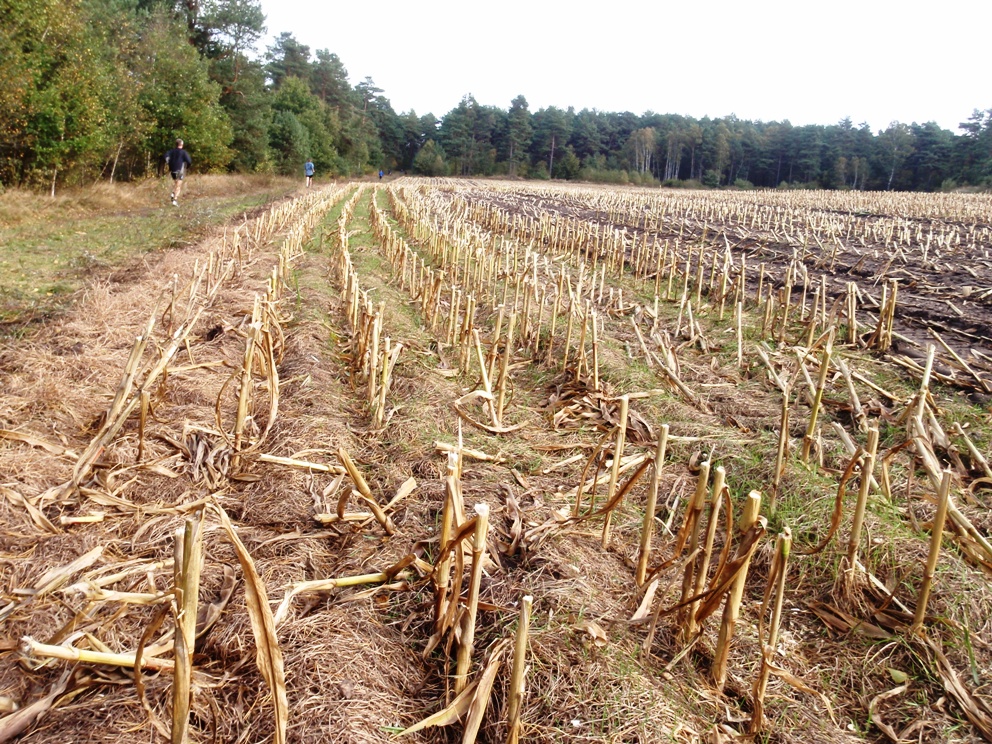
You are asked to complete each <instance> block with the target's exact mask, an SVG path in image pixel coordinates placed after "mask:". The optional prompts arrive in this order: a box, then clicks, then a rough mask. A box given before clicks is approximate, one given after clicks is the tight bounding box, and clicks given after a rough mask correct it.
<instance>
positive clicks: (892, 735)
mask: <svg viewBox="0 0 992 744" xmlns="http://www.w3.org/2000/svg"><path fill="white" fill-rule="evenodd" d="M908 688H909V685H899V686H898V687H895V688H893V689H891V690H889V691H888V692H883V693H882V694H880V695H876V696H875V697H873V698H872V699H871V703H869V705H868V715H869V716H870V717H871V722H872V723H873V724H874V725H875V726H877V727H878V730H879V731H881V732H882V733H883V734H885V735H886V736H887V737H888V738H889V741H891V742H892V744H903V742H905V741H906V740H905V739H903V738H902V737H901V736H900V735H899V734H897V733H896V730H895V729H894V728H892V727H891V726H890V725H889V724H887V723H886V722H885V721H883V720H882V715H881V713H879V711H878V706H879V703H881V702H882V701H883V700H888V699H889V698H893V697H897V696H899V695H902V694H903V693H904V692H906V690H907V689H908Z"/></svg>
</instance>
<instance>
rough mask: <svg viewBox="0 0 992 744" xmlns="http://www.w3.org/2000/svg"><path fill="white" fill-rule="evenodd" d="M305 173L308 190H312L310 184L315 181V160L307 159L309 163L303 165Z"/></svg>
mask: <svg viewBox="0 0 992 744" xmlns="http://www.w3.org/2000/svg"><path fill="white" fill-rule="evenodd" d="M303 173H304V175H306V177H307V188H310V183H311V181H313V160H311V159H310V158H307V162H306V163H304V164H303Z"/></svg>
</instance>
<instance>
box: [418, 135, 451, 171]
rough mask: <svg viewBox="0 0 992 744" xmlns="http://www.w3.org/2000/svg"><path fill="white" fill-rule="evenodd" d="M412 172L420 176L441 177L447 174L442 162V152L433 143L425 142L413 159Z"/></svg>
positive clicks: (445, 166) (446, 168)
mask: <svg viewBox="0 0 992 744" xmlns="http://www.w3.org/2000/svg"><path fill="white" fill-rule="evenodd" d="M413 172H414V173H416V174H418V175H421V176H443V175H446V174H447V172H448V167H447V165H446V164H445V162H444V151H443V150H442V149H441V148H440V147H439V146H438V145H437V144H436V143H435V142H434V140H427V142H425V143H424V146H423V147H421V148H420V152H418V153H417V155H416V157H415V158H414V159H413Z"/></svg>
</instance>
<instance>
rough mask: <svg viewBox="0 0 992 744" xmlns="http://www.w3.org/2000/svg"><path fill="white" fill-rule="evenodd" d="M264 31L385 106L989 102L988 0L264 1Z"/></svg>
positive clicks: (699, 107) (739, 109) (765, 116)
mask: <svg viewBox="0 0 992 744" xmlns="http://www.w3.org/2000/svg"><path fill="white" fill-rule="evenodd" d="M262 10H263V12H264V13H265V16H266V24H267V26H268V35H267V36H266V38H265V40H264V41H262V42H260V44H259V51H260V52H264V50H265V48H266V47H267V46H268V45H269V44H270V43H271V40H272V38H273V37H274V36H276V35H277V34H279V33H281V32H283V31H288V32H290V33H292V34H293V36H294V37H295V38H296V39H297V40H298V41H299V42H301V43H303V44H306V45H307V46H309V47H310V51H311V53H313V52H316V50H317V49H329V50H330V51H332V52H334V53H336V54H337V55H338V56H339V57H340V58H341V60H342V62H344V65H345V67H346V68H347V69H348V75H349V79H350V81H351V83H352V85H354V84H355V83H358V82H361V81H362V80H363V79H364V78H365V77H371V78H372V79H373V80H374V81H375V83H376V85H377V86H378V87H380V88H382V89H383V91H384V93H383V94H384V95H385V96H386V97H387V98H388V99H389V100H390V102H391V103H392V105H393V108H394V109H395V110H396V111H397V112H398V113H405V112H407V111H410V110H411V109H412V110H414V111H416V112H417V114H420V115H423V114H426V113H428V112H430V113H433V114H434V115H435V116H437V117H439V118H440V117H442V116H443V115H444V114H445V113H447V112H448V111H450V110H451V109H453V108H455V107H456V106H457V105H458V103H459V101H460V100H461V98H462V97H463V96H465V95H466V94H469V93H471V94H472V95H474V96H475V99H476V100H477V101H478V102H479V103H481V104H484V105H491V106H498V107H499V108H502V109H504V110H505V109H507V108H509V106H510V101H511V100H512V99H513V98H514V97H516V96H517V95H519V94H523V95H524V96H525V97H526V98H527V102H528V104H529V105H530V110H531V111H532V112H533V111H537V110H538V109H541V108H544V107H547V106H558V107H561V108H567V107H568V106H574V107H575V109H576V111H579V110H581V109H583V108H589V109H599V110H600V111H632V112H634V113H636V114H641V113H643V112H645V111H655V112H657V113H672V114H684V115H689V116H693V117H697V118H701V117H703V116H710V117H720V116H725V115H728V114H736V115H737V116H738V117H739V118H741V119H760V120H762V121H773V120H778V121H781V120H783V119H788V120H789V121H791V122H792V123H793V124H797V125H798V124H833V123H836V122H837V121H839V120H841V119H842V118H844V117H845V116H849V117H850V118H851V119H852V120H853V122H854V123H855V124H856V125H857V124H860V123H861V122H865V121H866V122H868V124H869V125H871V127H872V129H873V130H879V129H884V128H885V127H887V126H888V124H889V123H890V122H892V121H901V122H903V123H907V124H908V123H911V122H919V123H923V122H926V121H936V122H937V123H938V124H939V125H941V126H942V127H944V128H946V129H950V130H952V131H954V132H957V131H958V130H957V125H958V124H959V123H960V122H962V121H964V120H966V119H967V118H968V117H969V116H970V115H971V113H972V111H973V110H974V109H976V108H979V109H983V110H984V109H988V108H992V85H990V84H989V82H990V79H992V75H990V71H992V62H990V58H989V55H988V49H989V47H988V42H989V36H988V34H989V30H990V27H992V0H940V1H939V2H912V0H909V1H908V2H907V0H829V1H823V0H821V1H819V2H810V1H809V0H806V1H805V2H804V1H803V0H735V1H734V2H729V1H727V0H642V1H641V2H633V1H631V0H610V1H609V2H599V3H594V4H590V3H583V2H582V1H581V0H577V1H576V0H572V2H544V1H542V0H498V1H496V2H486V3H478V2H473V0H420V2H413V1H411V0H405V1H403V2H400V1H398V0H372V1H370V2H360V1H355V0H344V1H343V2H342V1H339V0H330V1H328V0H323V2H322V1H321V0H317V1H316V2H315V1H314V0H262Z"/></svg>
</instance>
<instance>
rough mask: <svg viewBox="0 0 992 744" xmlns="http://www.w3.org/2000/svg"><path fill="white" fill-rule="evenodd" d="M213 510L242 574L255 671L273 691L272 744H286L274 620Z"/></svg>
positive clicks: (241, 550)
mask: <svg viewBox="0 0 992 744" xmlns="http://www.w3.org/2000/svg"><path fill="white" fill-rule="evenodd" d="M213 508H214V510H215V511H216V512H217V514H218V516H219V517H220V522H221V526H222V527H223V528H224V531H225V532H226V533H227V536H228V538H229V539H230V540H231V544H232V545H233V546H234V551H235V553H237V556H238V562H239V563H240V564H241V570H242V571H243V572H244V575H245V599H246V601H247V604H248V618H249V619H250V620H251V629H252V634H253V635H254V636H255V645H256V649H257V656H256V663H257V664H258V670H259V671H260V672H261V673H262V678H263V679H264V680H265V683H266V684H267V685H268V686H269V689H270V690H271V691H272V707H273V713H274V716H275V738H274V741H275V742H276V744H285V742H286V730H287V728H288V726H289V702H288V700H287V698H286V671H285V669H284V667H283V659H282V649H280V648H279V639H278V638H277V637H276V629H275V619H274V618H273V617H272V609H271V608H270V607H269V598H268V593H267V592H266V590H265V583H264V582H263V581H262V577H261V576H259V575H258V571H257V570H256V569H255V561H254V560H252V557H251V554H250V553H249V552H248V549H247V548H246V547H245V545H244V543H243V542H241V538H240V537H238V533H237V532H236V531H235V529H234V525H233V524H232V523H231V520H230V518H229V517H228V516H227V512H225V511H224V509H223V508H222V507H221V506H220V505H218V504H213Z"/></svg>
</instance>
